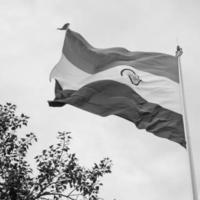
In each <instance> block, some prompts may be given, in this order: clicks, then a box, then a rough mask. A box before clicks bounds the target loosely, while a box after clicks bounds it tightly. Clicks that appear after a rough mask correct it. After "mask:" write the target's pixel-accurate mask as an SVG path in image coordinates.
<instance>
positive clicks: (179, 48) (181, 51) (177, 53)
mask: <svg viewBox="0 0 200 200" xmlns="http://www.w3.org/2000/svg"><path fill="white" fill-rule="evenodd" d="M181 55H183V49H182V48H181V47H180V46H179V45H177V46H176V56H177V57H180V56H181Z"/></svg>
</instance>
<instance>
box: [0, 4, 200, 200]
mask: <svg viewBox="0 0 200 200" xmlns="http://www.w3.org/2000/svg"><path fill="white" fill-rule="evenodd" d="M0 3H1V6H0V33H1V37H0V44H1V48H0V63H1V73H0V83H1V84H0V91H1V96H0V100H1V102H0V103H5V102H12V103H15V104H16V105H17V106H18V112H24V113H25V114H27V115H28V116H30V117H31V119H30V123H29V127H28V128H26V129H24V131H25V132H26V131H32V132H34V133H36V135H37V137H38V139H39V142H38V143H37V144H35V145H34V146H33V147H32V149H31V152H30V155H29V159H30V161H31V162H33V161H32V158H33V156H35V155H36V154H37V153H39V152H40V151H41V149H43V148H46V147H48V146H49V145H50V144H52V143H55V142H56V134H57V131H64V130H65V131H71V132H72V137H73V141H72V144H71V146H72V151H74V152H76V153H77V156H78V157H79V160H80V162H81V163H82V164H83V165H85V166H91V164H92V163H94V162H98V160H100V159H102V158H104V157H107V156H108V157H110V158H111V159H112V160H113V164H114V165H113V168H112V174H111V175H107V176H106V177H105V178H104V179H103V183H104V186H103V188H102V190H101V193H100V196H101V197H103V198H104V199H105V200H113V199H114V198H115V199H117V200H124V199H139V200H147V199H148V200H160V199H162V200H169V199H170V200H177V199H181V200H191V183H190V174H189V166H188V157H187V152H186V150H185V149H184V148H182V147H181V146H180V145H178V144H176V143H174V142H170V141H168V140H166V139H161V138H158V137H156V136H154V135H152V134H150V133H147V132H146V131H142V130H137V129H136V128H135V126H134V124H132V123H131V122H128V121H126V120H124V119H121V118H119V117H116V116H109V117H106V118H103V117H99V116H96V115H94V114H91V113H87V112H85V111H82V110H79V109H77V108H74V107H72V106H65V107H62V108H50V107H48V104H47V101H48V100H52V99H53V98H54V84H53V82H52V83H50V82H49V73H50V71H51V69H52V68H53V67H54V65H55V64H56V63H57V62H58V60H59V59H60V56H61V49H62V45H63V39H64V32H62V31H57V30H56V28H57V27H60V26H62V25H63V24H64V23H66V22H70V23H71V29H72V30H74V31H77V32H80V33H81V34H82V35H83V36H84V37H85V38H86V39H87V40H88V41H89V42H90V43H91V44H92V45H93V46H95V47H99V48H107V47H114V46H122V47H125V48H128V49H129V50H133V51H153V52H163V53H168V54H174V53H175V48H176V44H177V41H178V42H179V44H180V45H181V47H182V48H183V51H184V54H183V56H182V58H181V62H182V70H183V79H184V85H185V96H186V105H187V113H188V120H189V128H190V135H191V140H192V148H193V156H194V164H195V169H196V179H197V183H198V189H200V153H199V152H200V145H199V144H200V135H199V131H198V130H199V127H198V125H199V122H200V121H199V119H200V98H199V96H200V94H199V86H200V79H199V74H200V59H199V49H198V45H199V44H200V39H199V35H200V12H199V10H200V1H199V0H190V1H189V0H188V1H186V0H182V1H179V0H163V1H160V0H151V1H147V0H146V1H145V0H140V1H135V0H123V1H121V0H119V1H116V0H84V1H81V0H79V1H78V0H15V1H12V0H0ZM199 193H200V192H199Z"/></svg>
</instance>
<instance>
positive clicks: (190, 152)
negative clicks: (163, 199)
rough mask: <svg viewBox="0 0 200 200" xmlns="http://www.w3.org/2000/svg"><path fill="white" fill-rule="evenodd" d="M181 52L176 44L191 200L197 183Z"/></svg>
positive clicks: (195, 193)
mask: <svg viewBox="0 0 200 200" xmlns="http://www.w3.org/2000/svg"><path fill="white" fill-rule="evenodd" d="M182 54H183V51H182V48H180V46H177V49H176V56H177V58H178V70H179V78H180V85H181V101H182V102H181V103H182V110H183V122H184V132H185V137H186V143H187V152H188V158H189V167H190V175H191V184H192V193H193V200H198V192H197V183H196V176H195V169H194V161H193V153H192V147H191V141H190V134H189V125H188V119H187V111H186V105H185V93H184V85H183V76H182V69H181V60H180V57H181V55H182Z"/></svg>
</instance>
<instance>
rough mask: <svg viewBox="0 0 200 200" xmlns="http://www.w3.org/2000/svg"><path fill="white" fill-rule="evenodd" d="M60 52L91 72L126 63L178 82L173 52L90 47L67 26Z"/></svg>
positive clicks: (74, 63)
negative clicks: (163, 52) (171, 53)
mask: <svg viewBox="0 0 200 200" xmlns="http://www.w3.org/2000/svg"><path fill="white" fill-rule="evenodd" d="M63 54H64V55H65V56H66V58H67V59H68V60H69V61H70V62H71V63H72V64H73V65H75V66H77V67H78V68H80V69H81V70H82V71H84V72H87V73H89V74H95V73H98V72H101V71H103V70H106V69H109V68H112V67H115V66H118V65H129V66H133V67H134V68H136V69H139V70H142V71H144V72H149V73H152V74H155V75H158V76H163V77H166V78H169V79H170V80H172V81H175V82H177V83H178V82H179V74H178V65H177V58H176V57H175V56H171V55H168V54H162V53H151V52H131V51H129V50H127V49H125V48H121V47H115V48H107V49H98V48H94V47H93V46H91V45H90V44H89V43H88V42H87V41H86V40H85V39H84V38H83V37H82V36H81V35H80V34H79V33H76V32H74V31H71V30H70V29H68V30H67V32H66V36H65V41H64V46H63Z"/></svg>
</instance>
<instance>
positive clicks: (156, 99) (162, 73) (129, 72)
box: [49, 29, 186, 147]
mask: <svg viewBox="0 0 200 200" xmlns="http://www.w3.org/2000/svg"><path fill="white" fill-rule="evenodd" d="M51 79H55V84H56V86H55V99H54V100H53V101H49V105H50V106H53V107H59V106H64V105H65V104H70V105H73V106H76V107H78V108H81V109H83V110H86V111H89V112H91V113H94V114H97V115H100V116H108V115H116V116H120V117H122V118H124V119H127V120H129V121H131V122H133V123H134V124H135V125H136V127H137V128H139V129H146V130H147V131H148V132H151V133H153V134H155V135H156V136H159V137H162V138H167V139H169V140H171V141H174V142H177V143H179V144H180V145H182V146H184V147H186V141H185V135H184V127H183V119H182V111H181V105H180V91H179V90H180V88H179V72H178V59H177V57H175V56H172V55H168V54H163V53H152V52H131V51H129V50H127V49H125V48H121V47H115V48H107V49H98V48H94V47H93V46H92V45H90V44H89V43H88V42H87V41H86V40H85V39H84V38H83V37H82V36H81V35H80V34H79V33H76V32H74V31H72V30H70V29H68V30H67V31H66V35H65V40H64V45H63V49H62V56H61V58H60V60H59V62H58V63H57V65H56V66H55V67H54V68H53V70H52V71H51V73H50V80H51Z"/></svg>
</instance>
